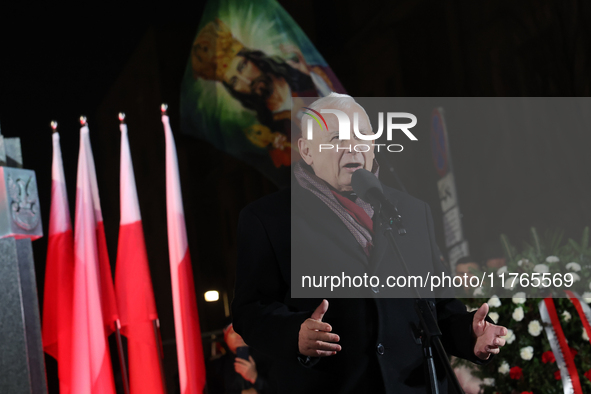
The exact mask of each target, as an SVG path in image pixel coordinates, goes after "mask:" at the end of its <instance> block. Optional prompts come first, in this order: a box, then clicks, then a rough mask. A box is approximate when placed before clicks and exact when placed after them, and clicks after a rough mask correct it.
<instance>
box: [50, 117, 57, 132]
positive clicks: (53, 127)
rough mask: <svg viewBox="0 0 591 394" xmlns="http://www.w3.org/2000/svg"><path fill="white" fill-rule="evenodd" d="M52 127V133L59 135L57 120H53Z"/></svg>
mask: <svg viewBox="0 0 591 394" xmlns="http://www.w3.org/2000/svg"><path fill="white" fill-rule="evenodd" d="M50 125H51V132H52V133H57V120H52V121H51V123H50Z"/></svg>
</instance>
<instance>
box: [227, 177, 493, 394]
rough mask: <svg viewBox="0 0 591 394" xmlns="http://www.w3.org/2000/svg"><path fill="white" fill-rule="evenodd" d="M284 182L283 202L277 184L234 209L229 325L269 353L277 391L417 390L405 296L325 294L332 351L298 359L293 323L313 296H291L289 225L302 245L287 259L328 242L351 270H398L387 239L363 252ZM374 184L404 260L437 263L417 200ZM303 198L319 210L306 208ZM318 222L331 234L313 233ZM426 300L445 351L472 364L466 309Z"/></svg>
mask: <svg viewBox="0 0 591 394" xmlns="http://www.w3.org/2000/svg"><path fill="white" fill-rule="evenodd" d="M293 188H294V190H293V193H294V196H296V197H297V199H294V202H293V204H291V203H290V202H291V190H290V189H286V190H283V191H280V192H277V193H275V194H273V195H270V196H267V197H265V198H263V199H261V200H258V201H256V202H254V203H253V204H251V205H249V206H248V207H246V208H245V209H244V210H243V211H242V212H241V215H240V221H239V231H238V232H239V241H238V242H239V245H238V264H237V271H236V288H235V295H234V301H233V303H232V313H233V319H234V329H235V330H236V332H238V333H239V334H240V335H242V337H243V338H244V340H245V341H246V343H247V344H248V345H249V346H252V347H254V348H256V349H258V350H260V351H261V352H263V353H266V354H268V355H269V356H271V357H273V358H274V360H275V362H274V363H273V366H272V369H271V371H270V378H271V379H275V380H276V382H277V385H278V387H279V392H281V393H315V392H324V393H382V392H385V393H424V392H425V389H426V387H425V379H424V368H423V356H422V351H421V345H419V344H417V343H416V342H415V340H414V335H413V331H412V324H415V325H418V317H417V316H416V312H415V310H414V300H413V299H380V298H375V297H372V296H371V294H369V293H368V295H367V297H368V298H352V299H347V298H334V299H331V298H328V301H329V308H328V311H327V313H326V314H325V316H324V319H323V321H325V322H328V323H330V324H331V326H332V327H333V332H334V333H336V334H338V335H339V336H340V338H341V341H340V342H339V343H340V345H341V346H342V350H341V351H340V352H338V353H337V354H336V355H334V356H330V357H325V358H318V359H313V360H312V361H311V362H307V363H305V362H303V358H302V357H299V356H298V334H299V330H300V325H301V324H302V323H303V322H304V320H306V319H307V318H309V317H310V315H311V314H312V312H313V311H314V310H315V309H316V307H317V306H318V305H319V304H320V302H321V301H322V299H311V298H292V297H291V294H290V286H291V269H290V263H291V258H292V253H291V252H292V250H291V242H290V233H291V230H293V231H294V232H296V233H297V234H298V238H297V239H298V240H301V241H298V242H303V243H306V247H305V248H304V247H302V248H298V247H297V246H296V245H294V259H298V258H300V257H301V258H305V256H306V253H307V252H309V251H310V250H314V249H315V248H321V249H322V250H326V249H327V248H328V251H329V254H328V255H327V256H328V257H327V259H329V260H330V261H331V262H338V263H339V264H341V265H344V266H348V267H351V269H352V270H356V269H357V270H359V272H368V273H369V272H372V270H373V272H377V273H390V272H398V271H397V270H398V269H399V267H397V264H396V261H395V260H392V259H393V254H394V253H393V250H391V247H390V246H389V245H387V244H385V243H382V242H378V239H375V241H376V242H375V243H376V246H375V248H374V250H373V251H372V255H371V256H370V257H369V258H368V257H367V256H366V255H365V254H364V253H363V250H362V249H361V247H360V246H359V244H358V243H357V242H356V241H355V238H354V237H353V236H352V235H351V233H350V232H349V231H348V230H347V228H346V226H345V225H344V224H343V223H342V222H340V219H339V218H338V217H337V216H336V215H335V214H334V213H333V212H332V211H331V210H330V209H329V208H328V207H326V206H324V204H323V203H322V202H321V201H320V200H319V199H318V198H317V197H316V196H314V195H313V194H312V193H310V192H309V191H308V190H305V189H303V188H301V187H300V186H299V185H297V184H296V185H295V186H293ZM384 189H385V194H386V196H387V198H388V199H389V200H391V201H392V202H395V203H396V204H397V207H398V210H399V211H400V213H401V214H402V216H403V219H404V224H405V227H406V228H407V231H408V234H407V235H406V236H405V237H404V241H403V242H401V243H400V244H399V247H400V249H401V252H402V254H403V256H405V260H407V261H409V260H412V259H414V258H421V259H425V258H428V259H430V260H431V261H432V262H433V266H434V269H441V267H440V260H439V250H438V248H437V245H436V243H435V237H434V232H433V220H432V218H431V213H430V210H429V207H428V206H427V204H425V203H424V202H422V201H420V200H418V199H415V198H413V197H411V196H409V195H408V194H405V193H402V192H400V191H398V190H395V189H392V188H388V187H386V186H384ZM310 204H312V205H313V206H316V208H318V209H320V210H321V211H322V214H321V215H318V211H317V210H310V209H309V207H310ZM318 204H321V205H318ZM323 206H324V208H323ZM292 209H293V212H292ZM290 212H291V216H290ZM292 218H293V220H294V223H291V220H292ZM291 224H293V226H290V225H291ZM325 225H326V226H328V228H330V229H332V230H333V231H332V232H325V231H316V229H318V228H319V227H322V226H325ZM298 256H300V257H298ZM435 303H436V312H437V319H438V323H439V326H440V328H441V330H442V333H443V337H442V342H443V344H444V346H445V348H446V350H447V351H448V353H449V354H452V355H455V356H458V357H462V358H465V359H468V360H471V361H473V362H475V363H482V362H481V360H480V359H478V358H477V357H476V356H475V355H474V353H473V348H474V339H473V333H472V319H473V313H467V312H466V308H465V306H464V305H463V304H462V303H461V302H459V301H457V300H455V299H438V300H436V302H435ZM308 361H309V360H308ZM437 370H438V374H439V378H440V380H439V383H440V391H441V392H442V393H446V392H447V383H446V379H445V377H444V370H443V367H442V366H438V368H437Z"/></svg>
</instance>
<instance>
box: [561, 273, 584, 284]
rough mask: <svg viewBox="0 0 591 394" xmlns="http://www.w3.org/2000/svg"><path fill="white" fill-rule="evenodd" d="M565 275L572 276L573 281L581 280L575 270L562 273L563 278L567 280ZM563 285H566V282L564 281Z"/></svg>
mask: <svg viewBox="0 0 591 394" xmlns="http://www.w3.org/2000/svg"><path fill="white" fill-rule="evenodd" d="M567 275H569V276H572V279H573V283H575V282H578V281H580V280H581V277H580V276H579V274H577V273H576V272H567V273H566V274H564V280H567V278H568V276H567ZM565 285H566V283H565Z"/></svg>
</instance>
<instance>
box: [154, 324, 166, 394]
mask: <svg viewBox="0 0 591 394" xmlns="http://www.w3.org/2000/svg"><path fill="white" fill-rule="evenodd" d="M152 326H153V327H154V339H155V340H156V349H157V350H158V364H159V365H160V376H161V377H162V390H164V394H167V391H166V378H165V376H164V362H163V360H164V349H163V348H162V336H161V335H160V320H159V319H154V320H152Z"/></svg>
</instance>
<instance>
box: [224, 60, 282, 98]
mask: <svg viewBox="0 0 591 394" xmlns="http://www.w3.org/2000/svg"><path fill="white" fill-rule="evenodd" d="M224 82H226V84H228V85H229V86H230V88H231V89H232V90H235V91H236V92H238V93H244V94H255V95H257V96H261V97H263V98H267V97H268V96H269V95H270V92H271V89H272V81H271V80H270V78H269V77H268V76H266V75H264V74H263V73H262V72H261V70H260V69H259V68H258V67H257V66H256V65H255V64H254V63H253V62H251V61H250V60H248V59H247V58H246V57H244V56H234V58H233V59H232V60H231V61H230V64H229V65H228V69H227V71H226V73H225V74H224Z"/></svg>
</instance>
